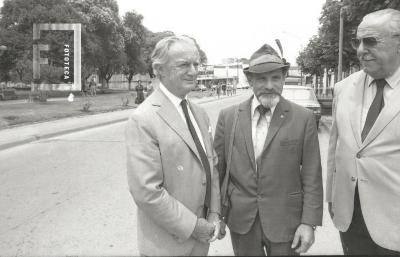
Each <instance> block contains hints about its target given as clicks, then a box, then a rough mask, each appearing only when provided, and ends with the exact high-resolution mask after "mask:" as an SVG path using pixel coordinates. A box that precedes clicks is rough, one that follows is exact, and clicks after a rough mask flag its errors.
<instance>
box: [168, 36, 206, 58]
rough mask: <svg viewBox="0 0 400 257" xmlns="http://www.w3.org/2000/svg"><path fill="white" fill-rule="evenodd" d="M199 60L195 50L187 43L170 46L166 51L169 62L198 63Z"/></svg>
mask: <svg viewBox="0 0 400 257" xmlns="http://www.w3.org/2000/svg"><path fill="white" fill-rule="evenodd" d="M199 59H200V55H199V52H198V51H197V48H196V47H195V46H194V45H192V44H190V43H187V42H183V41H182V42H176V43H174V44H173V45H171V46H170V48H169V51H168V60H169V61H173V62H177V61H199Z"/></svg>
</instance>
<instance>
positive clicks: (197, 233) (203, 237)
mask: <svg viewBox="0 0 400 257" xmlns="http://www.w3.org/2000/svg"><path fill="white" fill-rule="evenodd" d="M220 230H221V221H220V219H219V215H218V213H214V212H211V213H210V214H209V215H208V218H207V220H206V219H204V218H198V219H197V223H196V226H195V228H194V230H193V233H192V237H194V238H195V239H197V240H199V241H201V242H203V243H211V242H213V241H215V239H217V238H218V237H219V235H220Z"/></svg>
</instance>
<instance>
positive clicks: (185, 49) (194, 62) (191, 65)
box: [159, 42, 200, 98]
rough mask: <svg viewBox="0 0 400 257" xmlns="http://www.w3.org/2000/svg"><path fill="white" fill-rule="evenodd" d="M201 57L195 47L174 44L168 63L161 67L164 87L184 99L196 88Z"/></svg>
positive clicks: (169, 53) (181, 43)
mask: <svg viewBox="0 0 400 257" xmlns="http://www.w3.org/2000/svg"><path fill="white" fill-rule="evenodd" d="M199 62H200V55H199V53H198V51H197V49H196V47H195V46H194V45H191V44H189V43H186V42H176V43H174V44H173V45H172V46H171V47H170V49H169V52H168V61H167V62H166V63H165V64H164V65H161V66H160V69H159V73H160V79H161V82H162V83H163V85H164V86H165V87H166V88H167V89H168V90H169V91H170V92H171V93H173V94H174V95H176V96H177V97H180V98H184V97H185V96H186V94H188V93H189V92H190V91H191V90H192V89H194V88H195V86H196V79H197V74H198V66H199Z"/></svg>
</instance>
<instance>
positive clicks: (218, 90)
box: [217, 84, 222, 98]
mask: <svg viewBox="0 0 400 257" xmlns="http://www.w3.org/2000/svg"><path fill="white" fill-rule="evenodd" d="M221 90H222V86H221V84H218V85H217V95H218V98H220V97H221Z"/></svg>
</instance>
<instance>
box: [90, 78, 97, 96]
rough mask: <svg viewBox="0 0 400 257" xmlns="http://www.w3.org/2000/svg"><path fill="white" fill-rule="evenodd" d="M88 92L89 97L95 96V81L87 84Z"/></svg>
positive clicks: (92, 80)
mask: <svg viewBox="0 0 400 257" xmlns="http://www.w3.org/2000/svg"><path fill="white" fill-rule="evenodd" d="M89 90H90V95H91V96H96V81H94V78H92V79H91V80H90V82H89Z"/></svg>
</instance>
